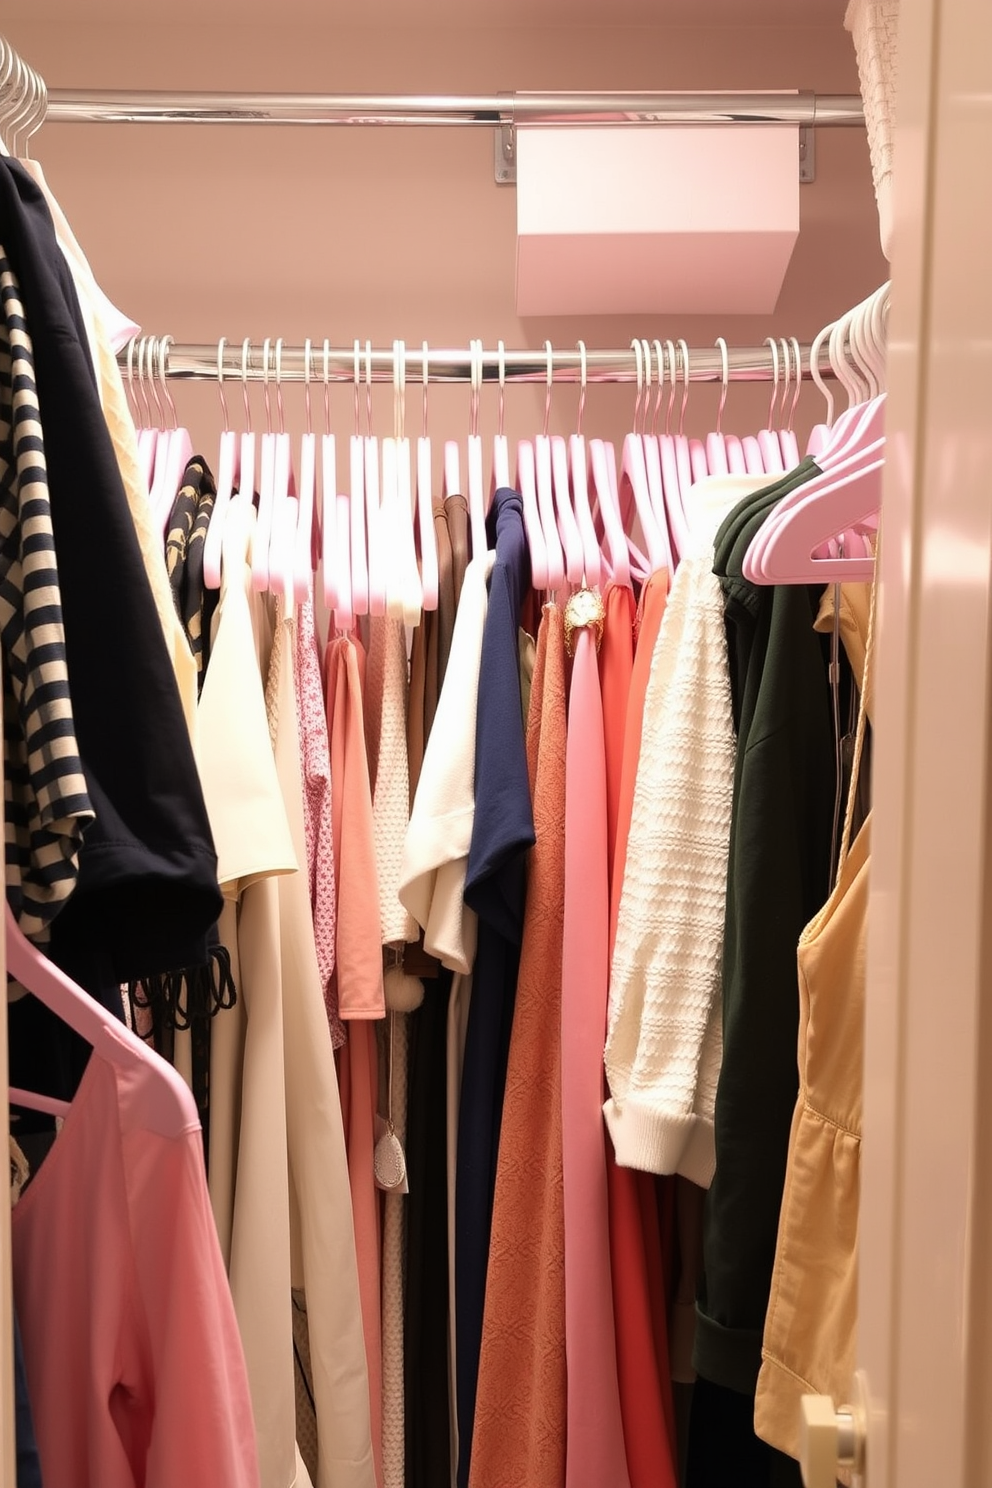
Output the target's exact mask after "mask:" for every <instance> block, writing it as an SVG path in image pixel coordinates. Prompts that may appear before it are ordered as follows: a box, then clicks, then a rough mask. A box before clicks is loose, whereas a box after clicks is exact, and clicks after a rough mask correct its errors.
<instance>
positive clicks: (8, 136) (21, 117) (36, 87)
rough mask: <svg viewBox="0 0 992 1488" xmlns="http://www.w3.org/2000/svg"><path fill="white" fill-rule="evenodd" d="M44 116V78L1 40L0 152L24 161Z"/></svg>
mask: <svg viewBox="0 0 992 1488" xmlns="http://www.w3.org/2000/svg"><path fill="white" fill-rule="evenodd" d="M47 113H48V89H47V88H46V86H45V80H44V78H43V77H42V76H41V74H40V73H38V72H35V70H34V68H33V67H29V66H28V64H27V63H26V62H25V61H24V60H23V58H22V57H20V56H19V55H18V53H17V52H16V51H15V50H14V48H13V47H12V46H9V45H8V43H7V42H6V41H5V40H4V39H3V37H2V36H0V149H2V150H3V151H5V152H6V153H7V154H8V155H12V156H13V157H14V158H15V159H19V160H23V159H25V158H26V157H27V154H28V148H29V142H30V140H31V137H32V135H34V134H37V132H38V130H39V129H40V128H41V126H42V124H43V123H44V121H45V115H46V114H47Z"/></svg>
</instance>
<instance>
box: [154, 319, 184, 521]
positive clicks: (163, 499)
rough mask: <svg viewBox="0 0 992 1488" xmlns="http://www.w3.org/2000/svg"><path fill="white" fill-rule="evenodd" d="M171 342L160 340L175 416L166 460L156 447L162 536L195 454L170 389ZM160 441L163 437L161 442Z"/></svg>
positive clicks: (164, 383) (157, 506) (157, 501)
mask: <svg viewBox="0 0 992 1488" xmlns="http://www.w3.org/2000/svg"><path fill="white" fill-rule="evenodd" d="M171 345H172V337H171V336H163V337H162V339H161V341H160V342H159V368H158V370H159V378H160V380H161V383H162V391H163V393H164V394H165V399H166V402H167V403H168V405H169V413H170V415H171V417H172V428H171V429H169V430H167V432H166V439H167V444H166V447H165V456H164V461H163V460H162V457H161V455H160V451H159V447H158V445H156V449H155V491H154V494H153V497H152V509H153V511H154V513H155V518H156V521H157V523H158V525H159V527H160V528H161V531H162V534H163V536H164V535H165V533H166V532H167V530H168V526H169V518H170V516H171V515H172V508H173V506H174V505H175V501H176V496H177V495H178V494H179V488H180V486H181V484H182V479H183V474H184V472H185V470H186V466H187V464H188V463H189V460H190V457H191V455H192V454H193V441H192V439H191V438H190V432H189V430H188V429H185V428H182V427H181V426H180V424H179V419H178V416H177V414H176V405H175V401H174V399H173V397H172V393H171V392H170V390H169V383H168V380H167V378H166V363H167V361H168V356H169V347H170V346H171ZM159 443H161V440H160V441H159ZM160 467H161V470H162V477H161V483H160V482H159V469H160Z"/></svg>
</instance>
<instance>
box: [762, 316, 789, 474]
mask: <svg viewBox="0 0 992 1488" xmlns="http://www.w3.org/2000/svg"><path fill="white" fill-rule="evenodd" d="M765 345H766V346H768V347H770V349H771V354H772V369H773V375H774V378H775V381H774V384H773V386H772V395H771V398H770V399H769V402H768V424H767V427H766V428H764V429H759V431H758V448H759V449H760V451H761V462H762V465H763V467H764V472H765V474H766V475H783V474H784V473H785V461H784V460H783V459H782V446H781V445H780V444H779V440H778V434H777V432H776V431H775V429H774V427H773V424H774V421H775V407H776V404H777V403H778V397H779V393H778V365H779V363H778V344H777V343H776V341H775V340H774V338H773V337H772V336H766V337H765Z"/></svg>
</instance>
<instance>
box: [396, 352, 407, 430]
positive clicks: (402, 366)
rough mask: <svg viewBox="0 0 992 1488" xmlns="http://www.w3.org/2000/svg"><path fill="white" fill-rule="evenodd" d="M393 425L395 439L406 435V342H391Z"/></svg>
mask: <svg viewBox="0 0 992 1488" xmlns="http://www.w3.org/2000/svg"><path fill="white" fill-rule="evenodd" d="M393 426H394V429H395V432H396V438H397V439H403V438H404V437H405V435H406V343H405V342H403V341H394V342H393Z"/></svg>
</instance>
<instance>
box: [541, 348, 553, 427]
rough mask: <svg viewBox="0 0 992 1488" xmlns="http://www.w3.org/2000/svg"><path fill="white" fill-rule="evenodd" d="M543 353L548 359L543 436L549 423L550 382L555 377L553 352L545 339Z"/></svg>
mask: <svg viewBox="0 0 992 1488" xmlns="http://www.w3.org/2000/svg"><path fill="white" fill-rule="evenodd" d="M544 354H545V356H546V357H547V359H548V361H547V367H548V372H547V376H548V389H547V392H546V393H545V395H544V434H545V437H547V433H548V428H549V426H550V424H551V384H552V383H553V382H554V379H555V360H554V358H555V354H554V352H553V351H552V349H551V342H550V341H545V343H544Z"/></svg>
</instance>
